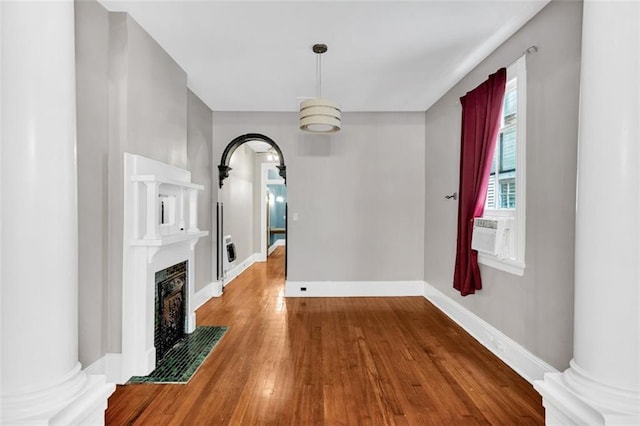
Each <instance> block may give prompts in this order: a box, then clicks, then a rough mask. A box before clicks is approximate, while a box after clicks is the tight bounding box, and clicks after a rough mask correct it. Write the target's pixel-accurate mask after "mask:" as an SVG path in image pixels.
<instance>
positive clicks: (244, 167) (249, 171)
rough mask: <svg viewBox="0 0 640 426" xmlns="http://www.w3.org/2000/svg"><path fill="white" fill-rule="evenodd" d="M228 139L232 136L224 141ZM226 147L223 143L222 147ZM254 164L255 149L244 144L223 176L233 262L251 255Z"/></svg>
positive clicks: (226, 220)
mask: <svg viewBox="0 0 640 426" xmlns="http://www.w3.org/2000/svg"><path fill="white" fill-rule="evenodd" d="M214 116H215V115H214ZM214 127H215V126H214ZM216 133H218V129H217V128H216ZM236 136H240V135H239V134H238V135H236ZM230 141H231V139H229V141H227V143H228V142H230ZM225 146H226V144H224V146H223V147H222V149H224V147H225ZM255 163H256V154H255V152H253V150H252V149H251V148H249V147H248V146H247V145H242V146H240V147H239V148H238V149H237V150H236V151H235V152H234V153H233V155H232V156H231V160H230V161H229V166H231V168H232V169H233V170H232V171H231V172H230V173H229V177H228V178H227V179H225V181H224V186H223V187H222V191H221V201H222V202H223V203H224V235H231V238H233V242H234V243H235V245H236V259H237V260H236V262H243V261H245V260H247V258H249V257H250V256H252V255H253V254H254V232H253V231H254V216H255V214H254V213H255V209H254V169H255Z"/></svg>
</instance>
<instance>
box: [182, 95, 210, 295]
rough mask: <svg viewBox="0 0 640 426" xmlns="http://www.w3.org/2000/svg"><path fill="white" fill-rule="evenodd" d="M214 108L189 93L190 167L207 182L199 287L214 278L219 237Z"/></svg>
mask: <svg viewBox="0 0 640 426" xmlns="http://www.w3.org/2000/svg"><path fill="white" fill-rule="evenodd" d="M212 139H213V127H212V112H211V109H209V107H208V106H207V105H206V104H205V103H204V102H202V101H201V100H200V98H198V97H197V96H196V95H195V94H194V93H193V92H192V91H191V90H189V91H188V94H187V169H188V170H189V171H191V181H192V182H194V183H197V184H199V185H204V190H203V191H199V192H198V227H199V228H200V229H202V230H204V231H209V235H208V236H206V237H203V238H201V239H200V240H199V241H198V243H197V244H196V247H195V258H194V262H195V265H196V268H195V281H196V282H195V284H194V290H195V291H198V290H201V289H202V288H204V287H205V286H207V285H208V284H209V283H211V282H212V281H213V269H212V268H213V257H212V256H213V255H212V248H213V246H212V244H213V240H214V239H215V230H213V227H212V225H213V220H212V212H213V210H212V205H211V197H212V191H213V188H212V182H213V181H212V176H213V174H212V167H211V162H212V158H213V157H212Z"/></svg>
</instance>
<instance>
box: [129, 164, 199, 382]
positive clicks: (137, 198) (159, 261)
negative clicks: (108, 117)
mask: <svg viewBox="0 0 640 426" xmlns="http://www.w3.org/2000/svg"><path fill="white" fill-rule="evenodd" d="M124 170H125V176H124V178H125V185H124V186H125V188H124V244H123V246H124V247H123V252H124V257H123V277H122V278H123V279H122V281H123V288H122V357H121V370H122V376H121V382H123V383H124V382H126V380H128V379H129V378H130V377H131V376H144V375H147V374H149V373H150V372H151V371H152V370H153V369H154V368H155V366H156V361H157V359H156V358H157V355H156V342H155V321H156V317H155V315H156V297H155V294H156V273H158V272H159V271H163V270H166V269H167V268H171V267H174V266H175V265H179V264H184V265H185V273H184V277H185V279H184V280H183V287H184V288H183V289H182V291H183V296H182V298H183V300H182V303H183V304H184V313H183V314H182V321H183V327H184V330H185V331H186V332H187V333H191V332H193V330H194V329H195V324H196V317H195V305H194V304H193V294H194V289H193V285H192V283H193V282H194V276H195V275H194V271H195V268H196V267H197V265H196V264H195V262H194V257H195V256H194V249H195V245H196V244H197V242H198V240H199V239H200V238H201V237H204V236H206V235H208V232H207V231H201V230H200V229H198V222H197V211H198V208H197V202H198V191H200V190H202V189H204V187H203V186H202V185H197V184H194V183H192V182H191V173H190V172H189V171H187V170H184V169H180V168H177V167H174V166H171V165H168V164H165V163H161V162H159V161H155V160H151V159H149V158H146V157H142V156H140V155H134V154H129V153H125V154H124ZM173 302H175V300H174V301H172V303H173Z"/></svg>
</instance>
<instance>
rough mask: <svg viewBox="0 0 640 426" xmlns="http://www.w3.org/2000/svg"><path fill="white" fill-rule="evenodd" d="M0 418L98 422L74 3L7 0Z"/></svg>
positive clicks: (104, 393)
mask: <svg viewBox="0 0 640 426" xmlns="http://www.w3.org/2000/svg"><path fill="white" fill-rule="evenodd" d="M0 30H1V36H0V39H1V50H0V51H1V54H2V66H1V70H2V71H1V77H2V80H1V95H2V123H1V124H2V153H1V156H0V158H1V168H2V171H1V174H2V178H1V185H2V192H1V194H2V195H1V196H2V199H1V202H2V219H1V222H2V227H1V230H2V244H1V247H2V248H1V278H2V281H1V307H2V313H1V318H2V321H1V339H2V351H1V353H2V356H1V358H2V359H1V370H2V378H1V384H2V391H1V392H2V395H1V398H2V407H1V411H0V413H1V414H0V416H1V417H0V423H1V424H15V423H21V422H25V423H29V424H78V423H100V422H103V419H104V410H105V408H106V405H107V398H108V396H109V395H110V394H111V392H113V389H114V387H113V385H107V384H105V383H104V379H103V378H101V377H99V376H87V375H85V374H84V373H83V372H82V371H81V366H80V363H79V362H78V331H77V330H78V300H77V291H78V277H77V259H78V258H77V206H76V160H75V131H76V129H75V54H74V5H73V1H72V0H64V1H56V2H18V1H16V2H1V3H0Z"/></svg>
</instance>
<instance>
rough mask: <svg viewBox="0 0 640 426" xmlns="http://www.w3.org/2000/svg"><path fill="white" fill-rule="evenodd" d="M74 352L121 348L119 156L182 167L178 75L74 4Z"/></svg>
mask: <svg viewBox="0 0 640 426" xmlns="http://www.w3.org/2000/svg"><path fill="white" fill-rule="evenodd" d="M75 11H76V17H75V24H76V64H77V65H76V78H77V85H78V91H77V102H78V120H77V126H78V142H77V143H78V177H79V187H78V192H79V194H78V216H79V217H78V222H79V247H80V258H79V260H80V265H79V271H78V272H79V277H80V289H79V315H80V318H79V323H80V339H79V357H80V361H81V362H82V364H83V366H84V367H87V366H88V365H89V364H91V363H92V362H94V361H96V360H97V359H98V358H100V357H101V356H103V355H104V354H105V353H107V352H114V353H118V352H120V351H121V341H122V327H123V324H122V254H123V241H122V230H123V222H122V220H123V196H124V190H123V184H124V183H123V153H124V152H130V153H133V154H139V155H143V156H145V157H149V158H152V159H154V160H158V161H162V162H164V163H168V164H171V165H174V166H177V167H181V168H186V167H187V76H186V74H185V73H184V71H183V70H182V69H181V68H180V67H179V66H178V65H177V64H176V63H175V62H174V61H173V59H172V58H171V57H170V56H169V55H168V54H167V53H166V52H165V51H164V50H163V49H162V48H161V47H160V46H159V45H158V44H157V43H156V42H155V41H154V40H153V39H152V38H151V37H150V36H149V35H148V34H147V33H146V32H145V31H144V30H143V29H142V28H141V27H140V26H139V25H138V24H137V23H136V22H135V21H134V20H133V19H131V17H129V16H128V15H127V14H125V13H110V12H107V11H106V10H105V9H104V8H103V7H102V5H100V4H99V3H98V2H94V1H86V0H82V1H76V3H75Z"/></svg>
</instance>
